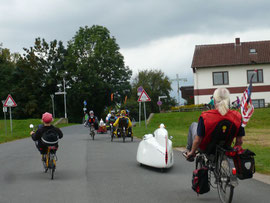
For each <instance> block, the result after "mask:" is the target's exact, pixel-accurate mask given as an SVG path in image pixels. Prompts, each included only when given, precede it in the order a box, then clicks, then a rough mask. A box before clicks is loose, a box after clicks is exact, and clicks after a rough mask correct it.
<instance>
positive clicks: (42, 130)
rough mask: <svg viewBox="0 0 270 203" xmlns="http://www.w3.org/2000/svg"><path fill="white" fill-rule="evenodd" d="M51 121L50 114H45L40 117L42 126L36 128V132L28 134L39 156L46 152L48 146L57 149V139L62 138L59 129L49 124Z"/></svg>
mask: <svg viewBox="0 0 270 203" xmlns="http://www.w3.org/2000/svg"><path fill="white" fill-rule="evenodd" d="M52 121H53V117H52V114H50V113H48V112H46V113H44V114H43V115H42V122H43V124H41V125H39V126H38V130H37V131H36V132H34V131H32V132H31V133H30V134H31V136H32V139H33V141H35V144H36V147H37V149H38V150H39V152H40V153H41V154H45V153H46V152H47V148H48V146H56V147H57V148H58V139H61V138H62V137H63V133H62V131H61V130H60V129H59V128H56V127H54V126H53V125H52V124H51V123H52Z"/></svg>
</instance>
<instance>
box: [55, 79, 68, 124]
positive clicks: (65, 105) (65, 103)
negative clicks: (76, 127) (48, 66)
mask: <svg viewBox="0 0 270 203" xmlns="http://www.w3.org/2000/svg"><path fill="white" fill-rule="evenodd" d="M63 83H64V92H55V95H61V94H63V95H64V108H65V118H66V119H67V102H66V94H67V93H66V81H65V78H63Z"/></svg>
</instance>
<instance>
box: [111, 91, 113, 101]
mask: <svg viewBox="0 0 270 203" xmlns="http://www.w3.org/2000/svg"><path fill="white" fill-rule="evenodd" d="M111 101H113V93H111Z"/></svg>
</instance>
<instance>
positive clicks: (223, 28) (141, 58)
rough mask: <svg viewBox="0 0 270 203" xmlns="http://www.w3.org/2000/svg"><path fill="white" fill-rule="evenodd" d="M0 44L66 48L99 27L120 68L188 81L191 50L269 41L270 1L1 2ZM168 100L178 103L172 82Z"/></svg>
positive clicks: (20, 47)
mask: <svg viewBox="0 0 270 203" xmlns="http://www.w3.org/2000/svg"><path fill="white" fill-rule="evenodd" d="M0 2H1V3H0V43H2V47H4V48H8V49H10V50H11V52H19V53H23V48H24V47H25V48H29V47H30V46H33V45H34V41H35V38H37V37H40V38H44V39H45V40H46V41H47V42H49V41H52V40H54V39H56V40H58V41H60V40H61V41H62V42H64V44H65V45H66V44H67V42H68V41H69V40H71V39H72V37H74V35H75V33H76V32H77V31H78V30H79V28H80V27H85V26H88V27H91V26H92V25H101V26H104V27H106V28H108V29H109V31H110V33H111V36H113V37H115V38H116V42H117V43H118V45H119V47H120V52H121V53H122V54H123V56H124V60H125V65H127V66H129V68H130V69H131V70H132V71H133V77H135V76H136V75H137V73H138V71H140V70H145V69H153V70H154V69H157V70H161V71H163V72H164V73H165V75H166V76H168V77H169V78H170V79H174V78H176V74H178V75H179V77H180V78H183V79H184V78H185V79H187V81H186V82H184V81H181V82H180V86H189V85H193V73H192V69H191V63H192V57H193V53H194V49H195V46H196V45H202V44H217V43H233V42H234V41H235V38H236V37H239V38H240V40H241V42H247V41H261V40H270V22H269V19H270V12H269V9H270V1H269V0H256V1H254V0H252V1H251V0H166V1H165V0H42V1H41V0H8V1H7V0H0ZM172 88H173V91H172V92H171V95H172V96H173V97H175V98H176V99H177V83H176V82H173V83H172Z"/></svg>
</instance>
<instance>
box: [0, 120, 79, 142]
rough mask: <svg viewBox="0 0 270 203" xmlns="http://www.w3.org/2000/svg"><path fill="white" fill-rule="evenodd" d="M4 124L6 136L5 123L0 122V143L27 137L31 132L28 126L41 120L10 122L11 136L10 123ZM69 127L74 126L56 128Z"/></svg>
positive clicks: (39, 122)
mask: <svg viewBox="0 0 270 203" xmlns="http://www.w3.org/2000/svg"><path fill="white" fill-rule="evenodd" d="M56 120H57V119H56ZM6 124H7V135H6V132H5V122H4V120H0V143H3V142H9V141H12V140H17V139H21V138H26V137H29V136H30V131H31V129H30V128H29V125H30V124H34V125H38V124H41V119H27V120H12V135H11V130H10V121H9V120H7V121H6ZM69 125H74V124H72V123H71V124H70V123H69V124H59V125H57V127H64V126H69Z"/></svg>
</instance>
